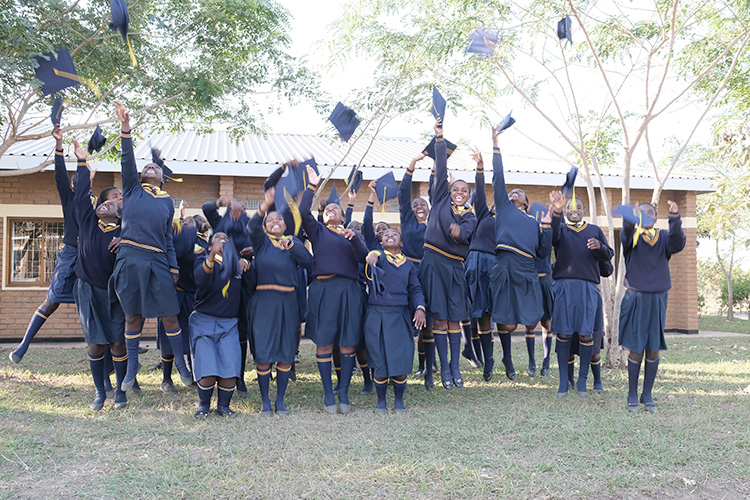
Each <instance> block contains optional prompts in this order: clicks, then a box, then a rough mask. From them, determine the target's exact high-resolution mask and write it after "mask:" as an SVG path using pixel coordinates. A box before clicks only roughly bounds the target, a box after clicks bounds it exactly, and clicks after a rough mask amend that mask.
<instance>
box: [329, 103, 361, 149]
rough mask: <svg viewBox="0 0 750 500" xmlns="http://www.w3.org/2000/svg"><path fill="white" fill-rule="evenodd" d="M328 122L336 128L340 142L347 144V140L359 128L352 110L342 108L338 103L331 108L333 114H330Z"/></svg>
mask: <svg viewBox="0 0 750 500" xmlns="http://www.w3.org/2000/svg"><path fill="white" fill-rule="evenodd" d="M328 121H330V122H331V123H332V124H333V126H334V127H336V130H337V131H338V133H339V137H341V140H342V141H344V142H348V141H349V139H351V137H352V134H353V133H354V131H355V130H356V129H357V127H358V126H359V118H357V113H355V112H354V110H353V109H351V108H348V107H346V106H344V105H343V104H342V103H341V102H340V101H339V103H338V104H336V107H335V108H333V112H332V113H331V116H329V117H328Z"/></svg>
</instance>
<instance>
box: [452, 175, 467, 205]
mask: <svg viewBox="0 0 750 500" xmlns="http://www.w3.org/2000/svg"><path fill="white" fill-rule="evenodd" d="M470 195H471V189H469V185H468V184H466V183H465V182H464V181H455V182H454V183H453V184H451V201H452V202H453V203H455V204H456V206H459V207H460V206H463V205H465V204H466V203H467V202H468V201H469V196H470Z"/></svg>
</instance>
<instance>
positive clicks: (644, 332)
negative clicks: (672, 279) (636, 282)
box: [620, 290, 669, 352]
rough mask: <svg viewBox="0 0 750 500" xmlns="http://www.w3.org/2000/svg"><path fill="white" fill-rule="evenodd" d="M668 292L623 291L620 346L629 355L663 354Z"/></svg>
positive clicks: (664, 349) (665, 345)
mask: <svg viewBox="0 0 750 500" xmlns="http://www.w3.org/2000/svg"><path fill="white" fill-rule="evenodd" d="M668 295H669V292H653V293H649V292H635V291H633V290H626V291H625V296H624V297H623V298H622V304H621V305H620V345H621V346H623V347H625V348H626V349H629V350H631V351H633V352H642V351H643V350H644V349H648V350H649V351H654V352H656V351H666V350H667V342H666V340H665V339H664V326H665V324H666V322H667V298H668Z"/></svg>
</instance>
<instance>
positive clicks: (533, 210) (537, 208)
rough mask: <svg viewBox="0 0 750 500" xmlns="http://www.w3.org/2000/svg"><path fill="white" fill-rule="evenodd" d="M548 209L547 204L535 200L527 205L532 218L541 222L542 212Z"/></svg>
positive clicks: (544, 212)
mask: <svg viewBox="0 0 750 500" xmlns="http://www.w3.org/2000/svg"><path fill="white" fill-rule="evenodd" d="M548 210H549V207H548V206H546V205H543V204H541V203H539V202H538V201H535V202H534V203H532V204H531V206H530V207H529V211H528V214H529V215H530V216H532V217H533V218H535V219H536V220H537V222H542V217H544V214H546V213H547V211H548Z"/></svg>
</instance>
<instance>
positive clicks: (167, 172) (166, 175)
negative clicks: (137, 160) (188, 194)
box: [151, 148, 182, 184]
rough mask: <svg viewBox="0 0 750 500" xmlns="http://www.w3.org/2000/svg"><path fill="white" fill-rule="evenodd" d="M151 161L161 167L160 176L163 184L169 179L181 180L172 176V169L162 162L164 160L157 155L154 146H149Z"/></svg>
mask: <svg viewBox="0 0 750 500" xmlns="http://www.w3.org/2000/svg"><path fill="white" fill-rule="evenodd" d="M151 161H152V162H154V163H156V164H157V165H159V167H161V176H162V179H163V181H164V184H166V183H167V182H169V181H175V182H182V179H180V178H178V177H173V173H172V169H171V168H169V167H168V166H167V165H166V164H165V163H164V160H163V159H162V158H160V157H159V155H158V154H157V152H156V148H151Z"/></svg>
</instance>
